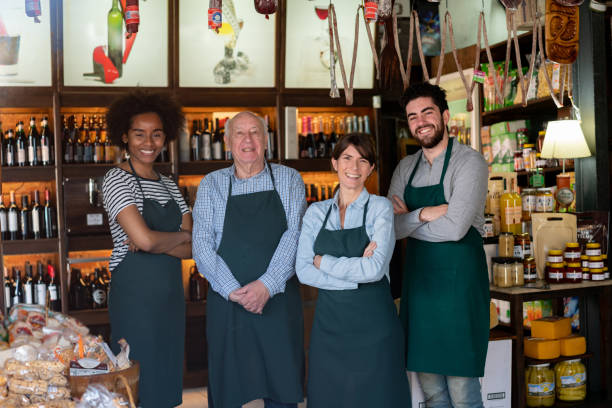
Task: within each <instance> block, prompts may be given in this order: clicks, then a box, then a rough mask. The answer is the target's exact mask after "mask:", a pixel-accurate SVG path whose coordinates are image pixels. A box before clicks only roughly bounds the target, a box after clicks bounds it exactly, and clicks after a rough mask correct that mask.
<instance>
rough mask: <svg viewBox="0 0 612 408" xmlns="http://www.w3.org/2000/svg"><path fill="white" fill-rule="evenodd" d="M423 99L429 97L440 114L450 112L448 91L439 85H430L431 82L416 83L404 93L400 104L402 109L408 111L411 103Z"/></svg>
mask: <svg viewBox="0 0 612 408" xmlns="http://www.w3.org/2000/svg"><path fill="white" fill-rule="evenodd" d="M421 97H429V98H431V99H432V100H433V102H434V104H435V105H436V106H437V107H438V109H440V113H443V112H444V111H445V110H448V102H447V101H446V91H445V90H444V89H442V88H440V87H439V86H438V85H433V84H430V83H429V82H419V83H414V84H412V85H410V86H409V87H408V89H406V90H405V91H404V94H403V95H402V98H401V100H400V103H401V105H402V109H406V105H408V104H409V103H410V102H411V101H413V100H414V99H417V98H421Z"/></svg>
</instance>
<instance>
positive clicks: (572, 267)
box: [565, 262, 582, 283]
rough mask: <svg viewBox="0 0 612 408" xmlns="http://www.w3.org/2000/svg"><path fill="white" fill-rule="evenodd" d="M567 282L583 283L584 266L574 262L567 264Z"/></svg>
mask: <svg viewBox="0 0 612 408" xmlns="http://www.w3.org/2000/svg"><path fill="white" fill-rule="evenodd" d="M565 282H567V283H580V282H582V266H581V265H580V263H579V262H572V263H568V264H567V266H566V267H565Z"/></svg>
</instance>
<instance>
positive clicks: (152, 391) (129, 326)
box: [102, 91, 193, 408]
mask: <svg viewBox="0 0 612 408" xmlns="http://www.w3.org/2000/svg"><path fill="white" fill-rule="evenodd" d="M106 120H107V123H108V129H109V135H110V137H111V140H112V142H113V143H116V144H123V145H124V146H125V148H126V150H127V152H128V154H129V159H128V160H127V161H125V162H123V163H121V164H119V165H118V166H117V167H115V168H113V169H111V170H109V171H108V173H106V176H105V177H104V184H103V186H102V191H103V194H104V207H105V209H106V211H107V213H108V219H109V224H110V229H111V234H112V237H113V251H112V254H111V260H110V268H109V269H110V270H111V271H112V273H113V279H112V283H111V290H110V295H109V314H110V323H111V338H112V343H113V345H115V346H116V345H117V340H119V339H120V338H125V339H126V340H127V342H128V343H129V345H130V357H131V358H133V359H134V360H137V361H138V362H139V363H140V384H139V394H140V405H141V406H143V407H146V408H150V407H170V406H176V405H180V404H181V402H182V381H183V375H182V373H183V350H184V334H185V299H184V295H183V284H182V277H181V259H185V258H191V228H192V224H193V220H192V218H191V213H190V212H189V208H188V207H187V205H186V204H185V200H184V199H183V197H182V196H181V194H180V192H179V189H178V187H177V185H176V184H175V183H174V181H172V179H170V178H168V177H166V176H162V175H160V174H159V173H157V172H156V171H155V169H154V168H153V163H154V162H155V159H156V158H157V156H158V155H159V154H160V152H161V151H162V148H163V146H164V144H165V143H167V142H168V141H170V140H173V139H175V138H176V137H177V134H178V132H179V130H180V129H181V127H182V126H183V123H184V116H183V113H182V111H181V107H180V106H179V105H178V104H177V103H176V102H175V101H174V100H173V99H172V98H171V97H170V96H168V95H165V94H156V93H148V92H144V91H136V92H132V93H129V94H126V95H124V96H122V97H121V98H119V99H118V100H116V101H115V102H113V103H112V104H111V106H110V107H109V109H108V112H107V114H106Z"/></svg>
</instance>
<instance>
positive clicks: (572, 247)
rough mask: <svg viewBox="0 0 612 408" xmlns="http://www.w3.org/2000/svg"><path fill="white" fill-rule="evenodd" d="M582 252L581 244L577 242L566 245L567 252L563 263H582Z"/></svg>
mask: <svg viewBox="0 0 612 408" xmlns="http://www.w3.org/2000/svg"><path fill="white" fill-rule="evenodd" d="M581 256H582V251H580V244H579V243H577V242H568V243H567V244H565V251H564V252H563V261H564V262H566V263H573V262H580V257H581Z"/></svg>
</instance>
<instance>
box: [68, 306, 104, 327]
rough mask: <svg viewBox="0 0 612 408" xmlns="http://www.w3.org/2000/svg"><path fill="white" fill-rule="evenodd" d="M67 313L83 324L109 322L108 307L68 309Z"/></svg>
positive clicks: (96, 324) (93, 324)
mask: <svg viewBox="0 0 612 408" xmlns="http://www.w3.org/2000/svg"><path fill="white" fill-rule="evenodd" d="M68 314H69V315H70V316H72V317H74V318H75V319H77V320H78V321H80V322H81V323H83V324H84V325H85V326H99V325H103V324H110V319H109V317H108V309H88V310H69V311H68Z"/></svg>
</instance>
